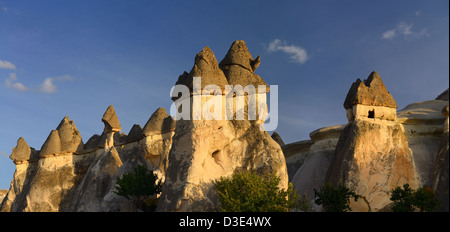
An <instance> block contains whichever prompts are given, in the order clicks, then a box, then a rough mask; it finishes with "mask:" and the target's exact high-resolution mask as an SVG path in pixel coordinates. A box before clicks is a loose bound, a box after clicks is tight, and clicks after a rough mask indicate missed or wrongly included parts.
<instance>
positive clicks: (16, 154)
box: [9, 137, 39, 164]
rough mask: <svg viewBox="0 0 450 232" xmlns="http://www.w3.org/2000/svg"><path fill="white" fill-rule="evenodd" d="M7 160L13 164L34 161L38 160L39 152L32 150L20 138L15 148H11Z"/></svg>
mask: <svg viewBox="0 0 450 232" xmlns="http://www.w3.org/2000/svg"><path fill="white" fill-rule="evenodd" d="M9 158H10V159H12V160H13V161H14V163H15V164H18V163H21V162H29V161H32V160H33V161H35V160H37V159H38V158H39V151H36V150H35V149H34V148H32V147H30V146H28V143H27V142H26V141H25V139H24V138H23V137H20V138H19V139H18V140H17V146H15V147H14V148H13V151H12V153H11V155H10V156H9Z"/></svg>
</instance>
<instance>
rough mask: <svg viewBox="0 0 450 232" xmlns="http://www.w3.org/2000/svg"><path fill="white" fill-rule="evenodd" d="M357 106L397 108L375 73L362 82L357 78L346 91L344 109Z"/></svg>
mask: <svg viewBox="0 0 450 232" xmlns="http://www.w3.org/2000/svg"><path fill="white" fill-rule="evenodd" d="M357 104H362V105H368V106H385V107H390V108H397V103H396V102H395V100H394V98H393V97H392V95H391V94H390V93H389V92H388V91H387V89H386V86H385V85H384V84H383V81H382V80H381V77H380V75H379V74H378V73H377V72H375V71H373V72H372V73H371V74H370V75H369V77H368V78H367V79H366V80H364V81H361V80H360V79H359V78H358V79H357V80H356V82H353V84H352V86H351V88H350V90H349V91H348V93H347V97H346V98H345V102H344V108H345V109H349V108H352V107H353V106H354V105H357Z"/></svg>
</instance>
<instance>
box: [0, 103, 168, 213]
mask: <svg viewBox="0 0 450 232" xmlns="http://www.w3.org/2000/svg"><path fill="white" fill-rule="evenodd" d="M104 115H106V116H105V117H103V120H102V121H103V122H104V124H105V129H104V132H103V133H102V135H94V136H93V137H91V139H89V141H88V142H87V143H86V145H84V144H83V142H82V140H81V137H80V135H79V132H78V130H77V129H76V127H75V124H74V123H73V122H72V121H70V120H69V118H68V117H65V118H64V119H63V120H62V122H61V123H60V124H59V125H58V127H57V129H56V130H52V132H51V133H50V135H49V137H48V138H47V140H46V142H45V143H44V145H43V146H42V149H41V151H36V150H34V149H33V148H30V147H29V146H28V144H27V143H26V142H25V140H24V139H23V138H20V139H19V140H18V142H17V146H16V147H15V148H14V149H13V152H12V154H11V157H10V158H11V159H12V160H13V161H14V163H15V164H16V171H15V173H14V176H13V180H12V181H11V185H10V189H9V191H8V193H7V194H6V196H5V197H4V201H3V203H1V205H0V211H2V212H10V211H11V212H56V211H133V210H134V208H133V207H132V206H131V204H130V203H129V200H127V199H125V198H123V197H119V196H117V195H115V194H114V193H113V190H114V189H115V183H116V182H115V178H116V177H117V176H121V175H123V173H125V172H128V171H129V170H132V169H133V168H134V166H135V165H138V164H144V165H146V166H147V167H149V168H150V169H153V170H159V169H161V168H162V169H164V168H166V167H167V165H166V166H164V165H160V162H156V164H155V160H156V159H161V160H166V157H167V156H168V153H169V150H170V147H171V141H172V140H171V139H172V135H173V132H165V133H162V131H159V132H158V131H153V133H152V135H151V136H145V135H144V134H143V133H142V132H143V129H142V128H141V127H140V126H139V125H137V124H136V125H134V126H133V128H132V129H131V130H130V133H129V135H126V134H124V133H122V134H119V133H116V131H118V130H119V129H118V128H119V126H118V125H120V123H119V121H118V118H117V115H116V116H114V115H115V112H114V111H113V108H112V107H108V109H107V111H106V112H105V114H104ZM108 115H109V116H108ZM116 119H117V120H116ZM105 121H106V122H105ZM156 148H157V149H156ZM42 151H43V152H42ZM147 151H151V157H152V158H150V157H149V156H150V154H148V152H147ZM39 154H41V155H39ZM42 154H44V155H42ZM146 157H148V158H149V160H146ZM160 157H162V158H160ZM153 164H155V165H153ZM159 173H164V170H160V171H159Z"/></svg>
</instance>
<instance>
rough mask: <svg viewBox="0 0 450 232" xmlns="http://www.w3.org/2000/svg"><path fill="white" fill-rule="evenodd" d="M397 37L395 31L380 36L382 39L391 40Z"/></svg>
mask: <svg viewBox="0 0 450 232" xmlns="http://www.w3.org/2000/svg"><path fill="white" fill-rule="evenodd" d="M396 35H397V32H396V31H395V29H392V30H389V31H386V32H384V33H383V34H382V35H381V36H382V38H383V39H393V38H394V37H395V36H396Z"/></svg>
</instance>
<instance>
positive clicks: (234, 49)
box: [158, 41, 288, 211]
mask: <svg viewBox="0 0 450 232" xmlns="http://www.w3.org/2000/svg"><path fill="white" fill-rule="evenodd" d="M238 48H239V49H238ZM226 57H228V58H226V60H227V61H226V62H225V61H222V62H221V64H223V65H222V67H231V66H233V69H234V71H232V72H225V73H224V71H222V69H221V68H219V65H218V62H217V60H216V58H215V56H214V54H213V52H212V51H211V49H209V48H208V47H205V48H204V49H203V50H202V51H201V52H200V53H198V54H197V56H196V58H195V63H194V67H193V68H192V70H191V72H190V73H187V72H185V73H184V74H183V75H181V76H180V77H179V79H178V81H177V84H181V85H185V86H187V87H188V88H189V89H190V90H191V93H190V96H184V97H185V99H186V100H187V102H189V103H190V106H191V108H190V109H191V112H189V113H190V116H191V118H190V119H179V118H178V120H177V123H176V128H175V134H174V136H173V138H172V139H173V143H172V147H171V150H170V153H169V162H168V164H169V166H168V168H167V171H166V176H165V182H164V186H163V192H162V194H161V198H160V200H159V204H158V211H215V210H218V207H219V201H218V196H217V193H216V192H215V188H214V181H215V180H217V179H218V178H220V177H227V176H230V175H231V174H232V173H233V171H235V170H250V169H251V170H256V171H257V172H271V173H275V174H276V175H278V176H280V178H281V183H280V187H281V188H287V185H288V176H287V168H286V161H285V159H284V155H283V152H282V150H281V147H280V145H279V144H278V143H276V142H275V141H274V140H273V139H272V138H271V136H270V135H269V134H268V133H267V132H266V131H260V124H261V120H256V119H255V120H248V119H247V118H246V117H247V114H248V111H246V112H245V113H246V114H245V119H243V120H237V119H236V115H233V119H232V120H226V118H225V115H224V114H223V115H222V118H220V119H217V118H213V119H211V120H209V119H206V118H205V117H204V115H203V114H202V116H201V117H200V118H195V117H194V116H195V115H194V113H193V107H192V106H193V105H195V104H197V103H199V105H200V106H201V107H202V109H205V107H207V108H206V109H207V110H210V108H208V106H211V105H208V104H209V103H211V100H212V101H213V102H214V104H220V103H222V104H221V109H220V110H222V111H221V112H222V113H224V112H225V98H226V96H227V95H226V94H229V92H224V90H225V89H226V87H225V86H226V85H229V82H230V80H231V79H232V78H233V82H234V83H233V85H237V84H240V85H242V86H243V87H245V86H246V85H249V84H251V83H254V81H255V80H256V81H258V82H259V83H263V85H265V83H264V81H262V79H259V80H258V79H251V78H256V76H255V75H253V72H254V70H255V69H256V67H257V65H258V64H259V59H257V60H255V59H252V58H251V55H250V53H249V52H248V50H247V47H246V45H245V43H244V42H243V41H236V42H235V43H233V45H232V46H231V48H230V50H229V52H228V54H227V56H226ZM239 57H240V58H239ZM238 58H239V59H238ZM239 62H241V63H239ZM242 62H243V63H242ZM257 63H258V64H257ZM239 69H242V70H239ZM227 74H228V75H227ZM194 77H201V88H202V90H203V92H204V91H205V90H207V91H208V92H209V90H208V85H211V84H213V85H216V86H217V87H218V88H219V89H220V90H221V93H220V94H216V95H214V96H211V95H200V94H201V92H193V91H192V90H193V88H192V87H193V84H194ZM257 77H259V76H257ZM239 78H241V80H240V79H239ZM205 87H206V89H204V88H205ZM215 90H217V88H216V89H215ZM267 91H268V90H267ZM231 94H233V93H231ZM264 94H265V91H264ZM236 95H238V94H236ZM229 96H230V95H229ZM231 96H233V95H231ZM264 96H265V95H264ZM196 97H198V98H196ZM245 97H247V98H248V97H255V96H245ZM194 99H197V100H199V102H195V100H194ZM231 99H232V101H235V100H236V98H235V97H231ZM173 100H175V101H178V100H180V101H181V100H183V99H181V98H173ZM244 106H245V107H247V106H248V100H247V101H245V104H244ZM184 107H186V106H185V105H183V108H184ZM264 110H266V108H264ZM214 111H215V109H214ZM233 113H234V114H235V113H236V111H233ZM177 117H178V115H177ZM262 121H264V120H262Z"/></svg>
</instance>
